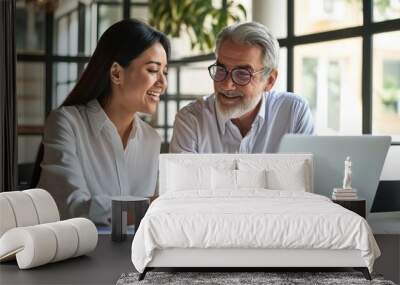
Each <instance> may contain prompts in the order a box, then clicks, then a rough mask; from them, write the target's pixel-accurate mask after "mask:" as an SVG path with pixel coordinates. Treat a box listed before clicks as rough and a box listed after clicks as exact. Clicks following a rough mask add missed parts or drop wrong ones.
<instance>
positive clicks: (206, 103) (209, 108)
mask: <svg viewBox="0 0 400 285" xmlns="http://www.w3.org/2000/svg"><path fill="white" fill-rule="evenodd" d="M205 112H206V113H210V112H211V113H212V112H214V96H213V95H210V96H205V97H202V98H199V99H196V100H194V101H193V102H190V103H189V104H188V105H186V106H185V107H183V108H182V109H180V110H179V112H178V114H179V115H180V116H194V117H196V118H197V117H199V116H201V115H202V114H204V113H205Z"/></svg>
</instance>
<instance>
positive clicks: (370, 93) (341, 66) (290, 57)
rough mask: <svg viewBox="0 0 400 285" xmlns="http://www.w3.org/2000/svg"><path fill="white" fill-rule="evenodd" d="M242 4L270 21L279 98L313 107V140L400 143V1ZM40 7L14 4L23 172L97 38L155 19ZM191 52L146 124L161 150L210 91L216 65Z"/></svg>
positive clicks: (107, 3)
mask: <svg viewBox="0 0 400 285" xmlns="http://www.w3.org/2000/svg"><path fill="white" fill-rule="evenodd" d="M218 1H219V0H218ZM218 1H215V2H218ZM220 1H223V0H220ZM237 1H239V2H241V3H242V4H244V6H245V7H246V9H247V15H248V16H247V20H251V19H253V18H254V19H257V17H261V16H263V15H264V16H265V17H267V18H268V19H273V21H271V24H270V25H268V26H269V28H270V29H271V31H272V32H273V33H274V34H275V35H276V36H277V37H278V40H279V42H280V45H281V52H280V66H279V77H278V81H277V83H276V85H275V86H274V89H276V90H288V91H293V92H295V93H297V94H299V95H300V96H303V97H304V98H306V99H307V101H308V102H309V104H310V107H311V110H312V113H313V115H314V118H315V124H316V131H317V134H362V133H364V134H369V133H372V134H389V135H391V136H392V138H393V140H394V143H400V48H399V47H400V0H286V1H285V0H282V1H275V0H263V1H250V0H237ZM34 2H36V1H27V0H16V8H17V9H16V26H15V30H16V47H17V59H18V63H17V109H18V147H19V148H18V150H19V153H18V161H19V163H32V162H33V161H34V157H35V156H36V152H37V148H38V146H39V144H40V139H41V136H42V133H43V125H44V121H45V118H46V116H47V114H48V113H49V112H50V111H51V110H52V109H54V108H56V107H58V106H59V105H60V104H61V103H62V102H63V100H64V99H65V97H66V96H67V95H68V93H69V92H70V90H71V89H72V88H73V86H74V84H75V83H76V80H77V79H78V78H79V76H80V75H81V73H82V71H83V70H84V68H85V65H86V63H87V62H88V61H89V58H90V55H91V54H92V52H93V51H94V48H95V46H96V43H97V40H98V38H99V37H100V36H101V34H102V33H103V32H104V31H105V30H106V29H107V28H108V27H109V26H110V25H112V24H113V23H115V22H116V21H119V20H121V19H126V18H130V17H134V18H138V19H141V20H143V21H147V20H148V19H149V15H148V13H149V12H148V10H149V9H148V1H147V0H85V1H83V0H69V1H55V3H58V6H57V7H55V9H54V10H49V11H45V10H43V9H41V8H38V7H35V6H33V5H34V4H33V3H34ZM253 2H254V3H253ZM218 3H219V2H218ZM256 5H257V6H256ZM252 7H253V10H252ZM252 11H253V13H252ZM183 38H185V37H183ZM186 38H187V37H186ZM172 44H173V51H179V48H177V46H178V47H179V46H182V45H181V42H180V41H179V40H178V41H176V40H173V43H172ZM174 45H175V46H174ZM186 46H187V47H186V48H185V50H184V51H183V53H182V55H181V56H183V58H180V59H178V60H176V59H174V60H173V61H171V62H170V70H169V75H168V82H169V87H168V90H167V94H166V95H165V96H163V97H162V100H161V102H160V104H159V107H158V110H157V113H156V114H155V115H154V116H152V117H151V118H145V119H146V120H147V121H149V122H150V123H151V124H152V126H153V127H154V128H155V129H157V131H158V132H159V134H160V136H161V137H162V139H163V142H164V143H165V145H164V149H163V150H164V151H165V150H166V147H167V144H168V142H169V141H170V139H171V135H172V127H173V122H174V118H175V115H176V112H177V111H178V110H179V109H181V108H182V107H183V106H185V105H186V104H188V103H189V102H191V101H193V100H195V99H196V98H199V97H202V96H206V95H209V94H211V93H212V92H213V85H212V81H211V79H210V78H209V76H208V73H207V66H208V65H209V64H210V63H212V62H213V58H214V56H213V55H212V54H207V55H198V51H197V50H194V49H191V47H190V45H186ZM194 55H196V56H194Z"/></svg>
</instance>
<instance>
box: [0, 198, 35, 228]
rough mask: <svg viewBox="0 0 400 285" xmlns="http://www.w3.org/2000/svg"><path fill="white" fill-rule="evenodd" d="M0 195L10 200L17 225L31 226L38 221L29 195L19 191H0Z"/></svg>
mask: <svg viewBox="0 0 400 285" xmlns="http://www.w3.org/2000/svg"><path fill="white" fill-rule="evenodd" d="M0 195H1V196H3V197H4V198H6V199H7V200H8V201H9V202H10V206H11V208H12V210H13V213H14V216H15V221H16V224H17V227H26V226H33V225H37V224H38V223H39V218H38V215H37V212H36V208H35V205H34V204H33V200H32V199H31V197H30V196H29V195H28V194H26V193H24V192H21V191H11V192H2V193H0Z"/></svg>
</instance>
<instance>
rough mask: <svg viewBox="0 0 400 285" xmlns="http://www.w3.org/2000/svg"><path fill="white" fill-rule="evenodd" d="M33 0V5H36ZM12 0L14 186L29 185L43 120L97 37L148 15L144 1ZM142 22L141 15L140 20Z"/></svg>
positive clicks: (73, 80)
mask: <svg viewBox="0 0 400 285" xmlns="http://www.w3.org/2000/svg"><path fill="white" fill-rule="evenodd" d="M36 2H37V4H38V5H35V3H36ZM39 2H40V1H27V0H16V26H15V31H16V33H15V34H16V47H17V111H18V164H19V185H20V187H22V188H23V187H26V186H27V184H28V183H29V181H27V180H29V179H30V177H31V176H30V174H31V170H32V164H33V162H34V161H35V158H36V154H37V150H38V148H39V145H40V142H41V139H42V135H43V126H44V123H45V118H46V116H47V115H48V113H49V112H50V111H51V110H52V109H54V108H57V107H58V106H60V104H61V103H62V102H63V101H64V99H65V98H66V96H67V95H68V93H69V92H70V91H71V89H72V88H73V86H74V85H75V83H76V81H77V79H78V78H79V76H80V75H81V73H82V71H83V70H84V68H85V65H86V63H87V62H88V61H89V58H90V55H91V54H92V53H93V51H94V48H95V46H96V43H97V40H98V38H99V37H100V35H101V34H102V33H103V32H104V31H105V30H106V29H107V28H108V27H109V26H110V25H112V24H113V23H115V22H117V21H119V20H122V19H123V18H129V17H130V15H129V14H130V13H132V14H133V15H138V13H139V14H140V13H144V14H146V13H147V5H148V4H147V1H135V0H89V1H79V0H68V1H54V3H56V5H57V6H55V7H51V8H50V9H46V8H43V7H41V6H40V5H39V4H40V3H39ZM142 20H146V17H144V18H142Z"/></svg>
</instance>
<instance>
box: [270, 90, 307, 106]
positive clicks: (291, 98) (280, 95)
mask: <svg viewBox="0 0 400 285" xmlns="http://www.w3.org/2000/svg"><path fill="white" fill-rule="evenodd" d="M269 96H270V97H271V99H272V101H276V102H299V103H304V104H307V102H306V100H305V99H304V98H303V97H301V96H300V95H298V94H296V93H293V92H277V91H272V92H271V93H270V94H269Z"/></svg>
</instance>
